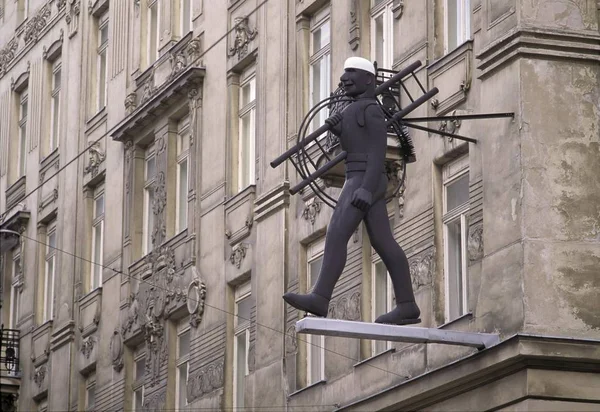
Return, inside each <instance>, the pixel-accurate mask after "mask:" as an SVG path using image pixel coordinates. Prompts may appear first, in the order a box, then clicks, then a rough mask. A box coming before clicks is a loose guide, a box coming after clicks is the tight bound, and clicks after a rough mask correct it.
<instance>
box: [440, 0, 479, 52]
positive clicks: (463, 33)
mask: <svg viewBox="0 0 600 412" xmlns="http://www.w3.org/2000/svg"><path fill="white" fill-rule="evenodd" d="M451 1H455V2H456V14H457V16H456V32H455V33H453V37H452V38H453V39H456V45H454V46H452V45H451V44H450V18H451V16H450V2H451ZM472 35H473V33H471V0H445V1H444V52H445V54H447V53H450V52H451V51H452V50H455V49H457V48H458V47H459V46H460V45H461V44H463V43H464V42H466V41H467V40H469V39H471V37H472Z"/></svg>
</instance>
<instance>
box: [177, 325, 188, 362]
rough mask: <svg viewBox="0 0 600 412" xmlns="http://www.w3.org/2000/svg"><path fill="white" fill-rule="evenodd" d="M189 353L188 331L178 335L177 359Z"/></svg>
mask: <svg viewBox="0 0 600 412" xmlns="http://www.w3.org/2000/svg"><path fill="white" fill-rule="evenodd" d="M188 353H190V331H189V330H188V331H185V332H183V333H182V334H181V335H179V357H180V358H181V357H182V356H185V355H187V354H188Z"/></svg>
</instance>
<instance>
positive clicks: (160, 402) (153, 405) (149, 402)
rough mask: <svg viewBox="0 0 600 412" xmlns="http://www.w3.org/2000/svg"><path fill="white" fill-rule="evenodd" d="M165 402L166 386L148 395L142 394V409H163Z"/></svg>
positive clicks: (154, 411)
mask: <svg viewBox="0 0 600 412" xmlns="http://www.w3.org/2000/svg"><path fill="white" fill-rule="evenodd" d="M166 403H167V388H166V387H165V388H163V389H160V390H158V391H156V392H154V393H152V394H150V395H148V396H144V403H143V407H144V411H147V412H158V411H163V410H164V408H165V405H166Z"/></svg>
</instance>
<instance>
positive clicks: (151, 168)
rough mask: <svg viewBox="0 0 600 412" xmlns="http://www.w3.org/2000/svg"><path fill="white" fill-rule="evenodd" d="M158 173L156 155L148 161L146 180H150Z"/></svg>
mask: <svg viewBox="0 0 600 412" xmlns="http://www.w3.org/2000/svg"><path fill="white" fill-rule="evenodd" d="M155 173H156V158H155V157H154V155H152V156H151V157H149V158H148V159H147V160H146V180H150V179H152V178H153V177H154V174H155Z"/></svg>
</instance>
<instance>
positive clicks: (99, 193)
mask: <svg viewBox="0 0 600 412" xmlns="http://www.w3.org/2000/svg"><path fill="white" fill-rule="evenodd" d="M100 198H102V213H100V214H98V210H97V201H98V199H100ZM105 213H106V196H105V194H104V184H101V185H99V186H97V187H96V189H95V190H94V199H93V206H92V256H91V257H92V259H91V261H92V263H90V283H89V285H90V290H94V289H96V288H99V287H101V286H102V270H103V259H104V215H105ZM96 231H100V244H99V245H97V244H96ZM96 252H98V253H96ZM96 271H98V272H96ZM96 273H98V281H97V282H96Z"/></svg>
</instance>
